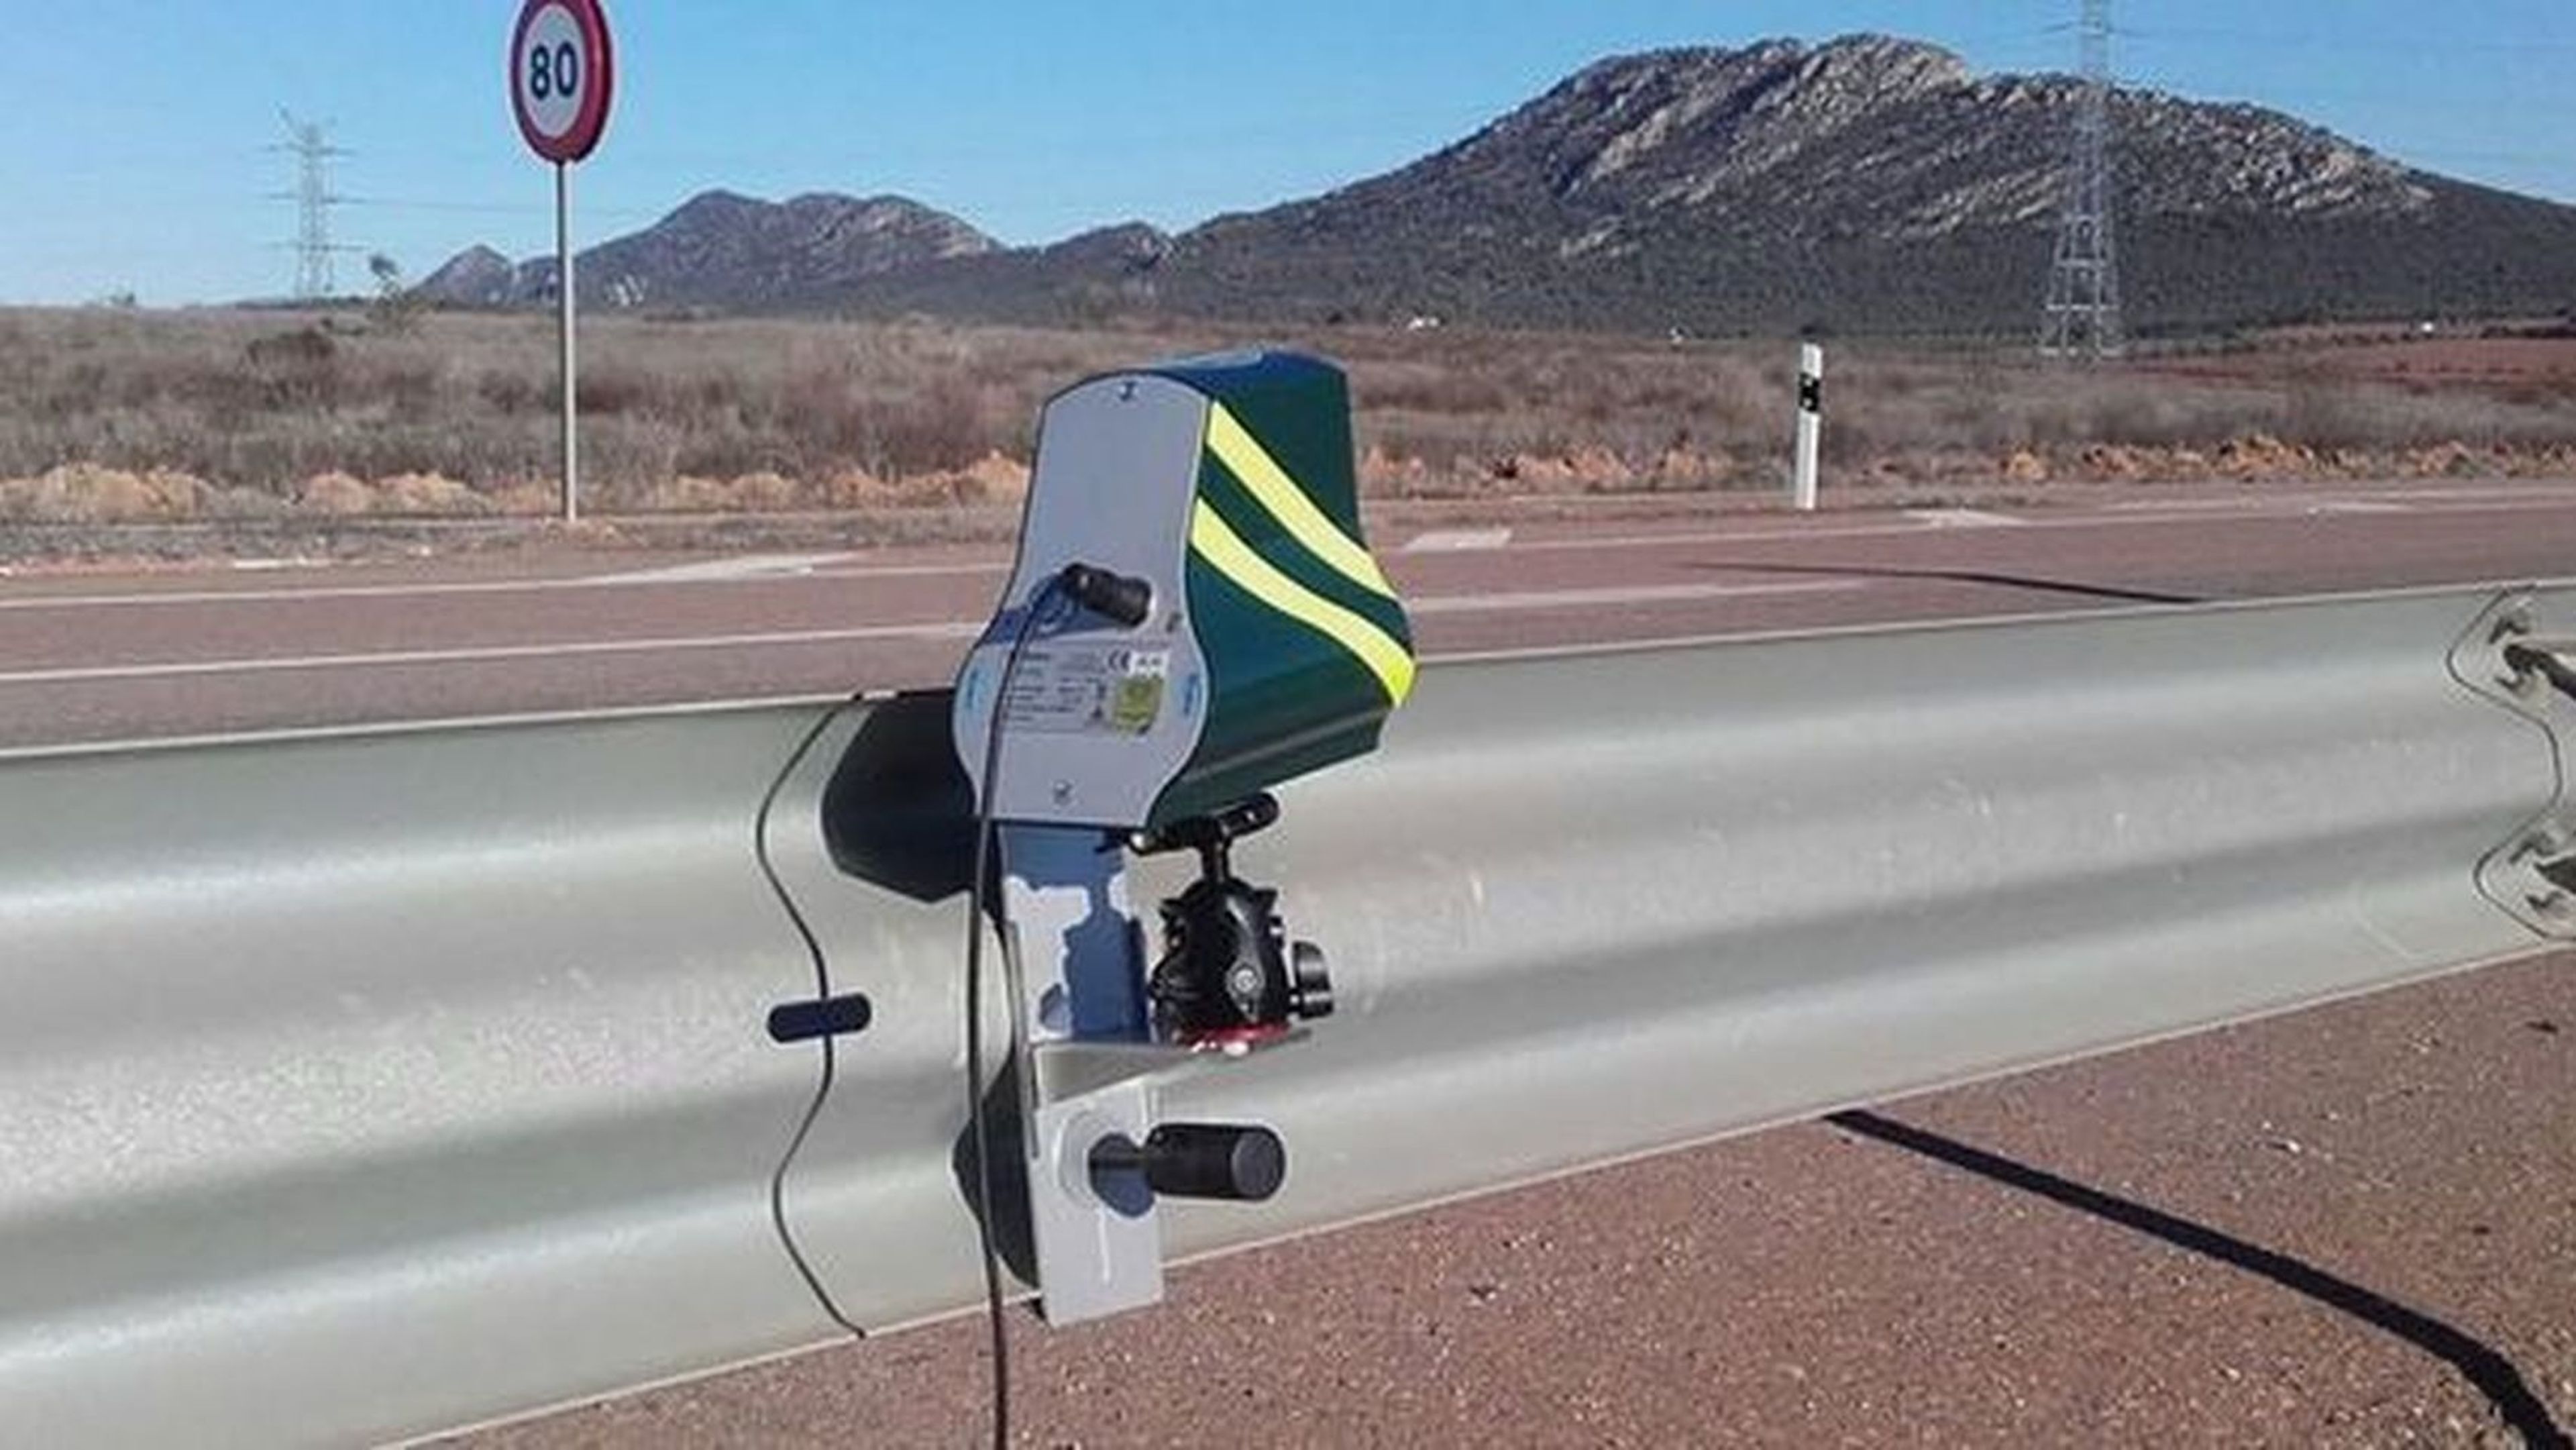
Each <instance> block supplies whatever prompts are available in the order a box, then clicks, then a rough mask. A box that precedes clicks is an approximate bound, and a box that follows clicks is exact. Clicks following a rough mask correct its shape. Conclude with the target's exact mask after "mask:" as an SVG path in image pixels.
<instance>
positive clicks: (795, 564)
mask: <svg viewBox="0 0 2576 1450" xmlns="http://www.w3.org/2000/svg"><path fill="white" fill-rule="evenodd" d="M856 557H857V555H855V554H853V553H852V552H851V551H849V550H847V549H843V550H841V551H840V552H838V553H833V554H745V555H742V556H741V557H739V558H732V559H701V560H699V561H698V562H696V563H694V564H672V565H668V566H666V567H663V568H659V569H634V570H629V571H627V572H626V573H623V574H592V575H589V576H587V582H589V583H591V584H703V583H710V582H722V581H725V580H731V579H794V578H799V577H802V576H804V575H808V574H811V573H813V572H814V571H815V570H817V569H820V568H821V567H823V566H824V565H826V564H842V563H847V562H849V561H850V560H851V559H854V558H856Z"/></svg>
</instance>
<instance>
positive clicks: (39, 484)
mask: <svg viewBox="0 0 2576 1450" xmlns="http://www.w3.org/2000/svg"><path fill="white" fill-rule="evenodd" d="M212 496H213V491H212V490H210V489H208V488H207V487H206V484H205V481H204V480H202V479H199V478H195V477H192V476H190V475H188V474H185V473H179V472H175V471H172V470H169V469H153V470H150V471H149V472H145V473H131V472H128V471H126V470H124V469H118V468H101V467H99V466H98V465H96V464H93V463H70V464H65V465H63V466H62V467H59V468H50V469H47V470H46V471H45V472H44V473H43V474H41V475H39V476H37V477H35V478H13V479H9V480H6V481H0V518H12V519H23V520H26V521H29V522H34V523H63V524H119V523H167V522H172V521H176V520H183V519H193V518H196V517H197V516H198V515H199V514H200V513H202V512H204V511H205V508H206V505H207V504H208V502H209V501H210V499H211V498H212Z"/></svg>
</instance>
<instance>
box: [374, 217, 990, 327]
mask: <svg viewBox="0 0 2576 1450" xmlns="http://www.w3.org/2000/svg"><path fill="white" fill-rule="evenodd" d="M998 249H999V244H998V243H996V242H995V241H994V240H993V239H992V238H991V237H988V236H986V235H984V234H983V233H982V232H979V231H977V230H975V229H974V228H973V227H971V226H968V225H967V224H966V223H964V222H962V221H959V220H958V219H957V218H955V217H953V216H950V215H948V214H947V213H946V212H942V211H935V210H933V209H931V208H930V207H926V206H923V205H922V204H921V203H919V202H916V201H911V200H907V199H906V198H903V197H899V196H872V197H865V198H860V197H848V196H835V195H828V194H817V195H810V196H799V197H795V198H793V199H791V200H788V201H784V202H768V201H761V200H758V199H756V198H753V197H747V196H740V195H737V194H735V193H733V192H729V191H708V192H701V193H700V194H698V195H696V196H693V197H691V198H689V200H688V201H686V202H684V203H682V204H681V206H680V207H679V209H678V210H676V211H674V212H672V213H671V214H670V215H668V216H666V217H664V218H662V219H661V220H660V221H658V222H655V223H654V224H653V225H652V226H649V227H647V228H645V229H644V230H642V231H640V232H635V233H633V234H631V235H628V236H623V237H619V238H618V239H616V240H615V241H612V242H607V243H603V244H602V245H600V246H596V247H593V248H591V249H589V250H588V251H585V252H583V253H582V254H581V255H580V257H579V258H578V259H576V263H575V266H574V268H573V279H574V283H575V285H576V287H577V288H578V289H579V291H580V295H581V299H582V301H583V302H584V303H585V304H586V305H606V306H610V307H680V308H703V309H711V310H716V311H728V312H785V311H804V310H819V309H829V308H832V307H834V306H837V305H839V304H840V303H842V302H843V301H844V300H846V299H847V298H848V297H850V296H851V295H852V294H853V293H854V292H856V291H858V290H860V289H862V288H864V287H865V286H866V285H867V283H868V282H869V281H870V280H871V279H873V278H877V277H881V276H883V275H885V274H887V273H889V272H896V271H900V270H903V269H905V268H908V267H918V266H922V265H924V264H927V263H933V262H939V261H945V260H949V259H954V258H961V257H975V256H981V255H983V254H985V253H989V252H993V251H996V250H998ZM495 262H498V263H500V264H501V269H505V270H506V271H507V273H508V277H507V280H506V282H502V281H501V280H500V278H499V274H498V271H496V269H495V268H494V266H493V265H492V264H493V263H495ZM418 290H419V292H420V294H421V295H422V296H423V297H425V298H427V299H429V300H431V301H434V302H440V303H445V304H450V305H456V306H469V307H489V306H513V305H525V304H531V303H536V302H540V301H544V300H546V299H549V298H551V297H553V296H554V291H555V262H554V259H553V258H552V257H540V258H535V259H532V260H530V261H527V262H522V263H520V264H518V265H517V266H516V267H510V266H509V265H508V263H507V262H506V260H505V259H503V258H501V257H500V255H499V254H498V253H496V252H493V251H492V250H491V249H490V248H488V247H476V248H472V249H470V250H468V251H466V252H464V253H462V254H460V255H459V256H457V257H456V258H454V259H453V260H451V261H449V262H448V263H447V264H446V265H445V266H443V267H440V268H439V269H438V271H436V272H435V273H433V274H431V275H430V276H429V278H427V279H426V280H425V281H423V282H422V283H421V285H420V287H419V289H418Z"/></svg>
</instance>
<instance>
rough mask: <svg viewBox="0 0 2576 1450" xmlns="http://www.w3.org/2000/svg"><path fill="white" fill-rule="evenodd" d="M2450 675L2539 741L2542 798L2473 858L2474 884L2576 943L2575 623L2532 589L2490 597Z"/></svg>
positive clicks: (2537, 928)
mask: <svg viewBox="0 0 2576 1450" xmlns="http://www.w3.org/2000/svg"><path fill="white" fill-rule="evenodd" d="M2451 674H2452V677H2453V678H2455V679H2457V680H2458V681H2459V682H2460V683H2461V684H2462V685H2465V686H2467V687H2468V688H2469V689H2470V690H2471V691H2473V692H2475V693H2476V694H2478V695H2481V696H2483V697H2485V698H2486V699H2488V700H2491V701H2493V702H2494V703H2496V704H2497V705H2500V706H2502V707H2503V708H2505V709H2507V710H2510V711H2512V712H2513V713H2515V714H2516V715H2519V716H2521V717H2523V718H2524V719H2526V720H2529V721H2530V722H2531V723H2532V724H2533V725H2534V726H2536V727H2538V729H2539V730H2540V731H2541V732H2542V733H2543V734H2544V735H2546V736H2547V737H2548V739H2549V749H2550V757H2551V760H2552V762H2553V763H2554V765H2555V767H2556V772H2557V785H2556V788H2555V789H2554V790H2553V791H2552V793H2551V796H2550V800H2549V804H2548V805H2547V806H2546V807H2545V808H2543V809H2542V810H2541V812H2540V813H2539V814H2538V815H2536V816H2534V817H2532V818H2531V819H2530V820H2529V821H2527V822H2525V823H2524V824H2523V825H2522V826H2521V827H2520V828H2519V829H2517V830H2516V831H2515V832H2514V833H2513V835H2512V836H2511V837H2509V838H2508V839H2507V840H2506V841H2505V842H2504V843H2503V844H2502V845H2500V846H2498V847H2496V848H2495V849H2494V850H2493V851H2490V852H2488V853H2487V855H2486V856H2485V858H2484V859H2483V860H2481V861H2479V863H2478V872H2477V878H2478V889H2479V891H2481V892H2482V893H2484V894H2485V896H2486V897H2487V899H2488V900H2490V901H2492V902H2494V903H2495V904H2496V905H2497V906H2498V907H2500V908H2502V909H2503V910H2504V911H2505V912H2506V913H2507V914H2508V915H2510V916H2512V917H2513V918H2514V919H2515V920H2517V921H2519V922H2521V923H2522V924H2523V925H2525V926H2527V927H2529V928H2530V929H2531V930H2533V931H2534V932H2537V933H2539V934H2540V935H2542V936H2544V937H2549V938H2553V939H2558V940H2576V792H2571V788H2570V773H2569V772H2570V764H2571V753H2572V752H2576V619H2565V620H2559V619H2550V618H2545V617H2544V616H2543V612H2542V608H2541V600H2540V596H2539V594H2538V593H2537V592H2536V591H2534V590H2529V589H2520V590H2515V591H2512V592H2510V593H2507V594H2503V595H2500V596H2498V597H2497V599H2496V600H2495V602H2494V603H2492V604H2490V605H2489V606H2487V608H2486V609H2485V610H2484V611H2483V612H2482V613H2480V614H2479V616H2478V619H2477V622H2476V623H2475V624H2473V625H2472V626H2470V628H2469V631H2468V633H2467V634H2465V635H2463V636H2462V637H2461V639H2460V642H2459V644H2458V645H2457V646H2455V647H2454V648H2453V649H2452V651H2451Z"/></svg>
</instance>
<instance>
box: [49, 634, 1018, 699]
mask: <svg viewBox="0 0 2576 1450" xmlns="http://www.w3.org/2000/svg"><path fill="white" fill-rule="evenodd" d="M982 631H983V626H982V625H980V624H968V623H964V622H962V621H953V620H942V621H939V622H936V623H929V624H882V625H869V626H864V627H860V628H855V629H805V630H793V631H788V632H783V633H776V634H711V635H683V636H678V637H674V638H667V639H601V640H580V641H575V642H572V643H568V644H510V645H475V646H469V647H465V648H460V649H424V650H384V651H376V652H370V653H365V654H338V655H280V656H275V657H269V658H252V659H229V660H173V661H169V662H166V663H161V664H143V665H78V666H72V667H68V668H62V669H44V670H14V671H11V672H9V673H7V674H0V685H62V684H76V683H80V682H82V681H90V680H156V679H170V678H175V677H181V676H187V675H250V674H263V673H268V672H271V671H280V670H338V669H372V668H379V667H386V666H395V665H455V664H482V663H487V662H490V661H495V660H537V659H562V658H567V657H571V656H576V655H618V654H660V653H666V652H674V651H679V650H703V649H743V648H747V647H752V646H758V645H773V646H774V645H803V644H840V643H844V642H847V641H851V640H862V639H972V638H973V637H975V636H976V635H977V634H979V633H981V632H982Z"/></svg>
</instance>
